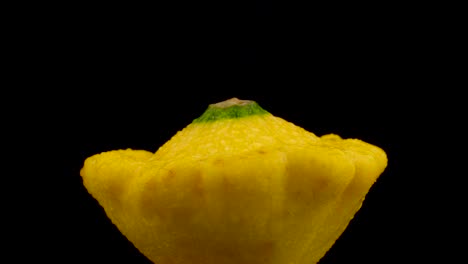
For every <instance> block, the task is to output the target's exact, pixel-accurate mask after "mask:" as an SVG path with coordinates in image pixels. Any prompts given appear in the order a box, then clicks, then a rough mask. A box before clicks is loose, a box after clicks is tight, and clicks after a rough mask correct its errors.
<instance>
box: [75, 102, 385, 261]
mask: <svg viewBox="0 0 468 264" xmlns="http://www.w3.org/2000/svg"><path fill="white" fill-rule="evenodd" d="M232 100H234V99H232ZM236 100H237V99H236ZM236 100H234V101H231V102H228V103H227V104H226V103H225V104H224V105H212V106H210V108H209V109H208V110H207V112H205V113H204V114H203V115H202V116H201V117H200V118H198V119H196V120H195V121H194V122H193V123H192V124H190V125H189V126H187V127H186V128H184V129H183V130H182V131H180V132H178V133H177V134H176V135H175V136H174V137H173V138H172V139H171V140H170V141H168V142H167V143H166V144H164V145H163V146H162V147H161V148H160V149H159V150H158V151H157V152H156V153H150V152H147V151H143V150H131V149H127V150H116V151H109V152H104V153H101V154H97V155H94V156H92V157H89V158H88V159H87V160H86V161H85V164H84V166H83V168H82V170H81V175H82V178H83V183H84V185H85V187H86V188H87V190H88V191H89V193H90V194H91V195H92V196H93V197H95V198H96V200H97V201H98V202H99V203H100V204H101V205H102V207H103V208H104V210H105V212H106V214H107V215H108V217H109V218H110V219H111V220H112V222H113V223H114V224H115V225H116V226H117V227H118V228H119V230H120V231H121V232H122V233H123V234H124V235H125V236H126V237H127V238H128V239H129V240H130V241H131V242H133V243H134V245H135V246H136V247H137V248H138V249H139V250H140V251H141V252H142V253H143V254H144V255H146V256H147V257H148V258H149V259H150V260H151V261H153V262H154V263H157V264H159V263H160V264H189V263H190V264H241V263H242V264H306V263H317V262H318V261H319V260H320V259H321V258H322V257H323V256H324V255H325V253H326V252H327V251H328V250H329V249H330V248H331V246H332V245H333V243H334V242H335V241H336V239H337V238H338V237H339V236H340V235H341V234H342V232H343V231H344V230H345V228H346V226H347V225H348V223H349V222H350V220H351V219H352V217H353V216H354V214H355V213H356V212H357V211H358V210H359V208H360V207H361V204H362V202H363V200H364V198H365V195H366V194H367V192H368V191H369V189H370V188H371V186H372V184H373V183H374V182H375V181H376V180H377V178H378V177H379V175H380V174H381V173H382V172H383V171H384V169H385V167H386V165H387V158H386V155H385V152H384V151H383V150H381V149H380V148H378V147H376V146H373V145H370V144H368V143H365V142H363V141H360V140H357V139H342V138H340V137H339V136H337V135H326V136H322V137H317V136H315V135H314V134H313V133H310V132H307V131H305V130H304V129H302V128H300V127H298V126H295V125H294V124H292V123H289V122H287V121H285V120H283V119H281V118H278V117H275V116H273V115H271V114H270V113H268V112H266V111H265V110H263V109H261V108H260V107H259V106H258V105H257V104H255V103H254V102H251V101H240V100H238V101H236ZM236 108H237V109H236ZM210 109H211V112H210ZM229 111H231V112H230V113H229Z"/></svg>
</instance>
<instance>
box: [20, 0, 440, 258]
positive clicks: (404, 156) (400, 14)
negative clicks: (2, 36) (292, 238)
mask: <svg viewBox="0 0 468 264" xmlns="http://www.w3.org/2000/svg"><path fill="white" fill-rule="evenodd" d="M31 9H32V10H30V11H32V12H33V13H34V7H31ZM38 10H40V12H37V13H35V16H33V17H34V19H31V20H28V22H27V23H26V25H25V29H24V32H23V33H22V34H23V37H24V41H19V43H18V48H19V49H20V50H21V54H22V56H21V58H19V59H18V61H17V63H19V64H21V63H22V66H24V67H26V68H28V69H29V70H31V71H30V72H31V73H30V74H28V75H25V76H22V78H20V79H18V82H20V83H21V82H23V81H27V82H28V83H30V84H29V85H28V87H32V89H30V90H28V92H27V99H28V100H29V101H31V102H33V104H31V105H33V106H34V107H32V108H30V110H28V111H27V114H26V115H27V116H28V117H32V120H33V122H32V123H31V129H30V130H28V131H34V133H33V135H34V140H35V141H36V142H39V144H40V146H38V148H37V149H38V150H46V151H47V153H48V154H47V161H46V162H42V163H41V165H40V167H38V169H37V170H36V174H35V176H34V181H32V182H34V183H36V181H37V182H38V183H40V184H44V183H45V184H46V186H47V187H48V188H46V189H41V192H40V196H36V197H35V198H34V199H32V200H33V203H32V205H31V203H30V204H27V205H26V206H27V208H28V210H30V211H31V212H34V213H31V215H34V216H35V217H34V218H35V219H36V220H35V221H34V223H36V224H30V223H29V224H28V225H29V226H30V227H32V229H34V230H35V231H39V234H37V235H34V236H33V238H34V240H33V241H34V242H30V243H31V244H33V245H34V248H37V252H36V251H34V254H30V255H33V257H34V258H35V259H47V260H48V261H50V263H72V262H76V263H132V264H137V263H149V262H148V260H146V258H145V257H143V256H142V255H141V254H140V253H139V252H138V251H137V250H136V249H135V248H134V247H133V246H132V244H131V243H129V242H128V241H127V240H126V238H125V237H123V236H122V235H121V234H120V233H119V231H118V230H117V229H116V228H115V227H114V226H113V225H112V224H111V223H110V221H109V220H108V219H107V217H106V216H105V214H104V212H103V210H102V208H101V207H100V206H99V205H98V204H97V202H96V201H95V200H93V199H92V197H91V196H90V195H89V194H88V193H87V192H86V190H85V189H84V187H83V186H82V182H81V178H80V176H79V170H80V168H81V166H82V165H83V162H84V160H85V158H87V157H89V156H91V155H93V154H96V153H99V152H103V151H108V150H113V149H121V148H135V149H146V150H150V151H155V150H156V149H157V148H158V147H159V146H161V145H162V144H163V143H164V142H166V141H167V140H169V139H170V137H171V136H172V135H174V134H175V133H176V132H177V131H178V130H180V129H182V128H183V127H185V126H186V125H187V124H189V123H190V122H191V121H192V120H193V119H194V118H196V117H198V116H199V115H200V114H201V113H202V112H203V111H204V110H205V109H206V107H207V106H208V104H210V103H216V102H219V101H222V100H226V99H229V98H231V97H238V98H240V99H250V100H255V101H257V102H258V103H259V104H260V105H261V106H262V107H263V108H265V109H267V110H268V111H269V112H271V113H272V114H274V115H276V116H279V117H282V118H284V119H286V120H288V121H290V122H293V123H295V124H296V125H299V126H301V127H303V128H305V129H307V130H309V131H312V132H314V133H315V134H317V135H323V134H326V133H336V134H339V135H341V136H343V137H346V138H348V137H351V138H360V139H362V140H364V141H367V142H369V143H372V144H375V145H377V146H380V147H381V148H383V149H384V150H385V151H386V152H387V155H388V158H389V164H388V167H387V169H386V170H385V172H384V173H383V174H382V176H381V177H380V179H379V180H378V182H377V183H376V184H375V185H374V186H373V188H372V189H371V191H370V193H369V194H368V196H367V199H366V201H365V203H364V205H363V207H362V209H361V210H360V211H359V212H358V214H357V215H356V217H355V219H354V220H353V221H352V222H351V224H350V225H349V227H348V229H347V230H346V231H345V233H344V234H343V235H342V236H341V237H340V239H339V240H338V241H337V242H336V244H335V246H334V247H333V248H332V249H331V250H330V252H329V253H328V254H327V255H326V257H325V258H324V259H323V260H322V261H321V262H320V263H321V264H325V263H329V264H331V263H400V262H402V260H406V261H415V260H420V259H421V258H426V257H429V255H430V256H431V258H432V256H433V254H432V253H431V254H428V253H427V251H431V250H429V249H428V247H427V246H429V245H433V244H434V243H435V242H434V241H433V237H434V236H435V235H434V233H433V232H434V231H433V229H427V228H426V226H425V225H424V223H425V221H426V219H430V217H432V216H433V209H432V208H433V207H432V206H433V205H434V203H432V200H430V199H434V198H433V196H430V195H429V193H432V192H431V191H429V188H428V187H427V186H429V184H432V183H436V182H437V181H436V180H435V177H431V176H430V175H429V174H424V173H421V170H420V168H422V167H426V166H427V161H423V162H421V158H420V156H421V155H420V152H421V145H423V143H421V142H420V141H419V140H417V139H421V138H422V137H429V136H428V135H427V134H426V131H427V130H426V125H427V121H428V120H431V118H433V116H434V114H433V110H432V109H434V108H432V107H437V105H440V104H441V103H443V102H444V99H442V98H438V100H434V98H437V96H435V97H433V96H432V95H434V93H437V90H431V89H426V88H427V87H428V86H427V85H428V84H434V83H437V82H438V81H439V79H438V77H437V75H434V73H433V71H431V69H432V67H433V66H434V64H435V61H437V60H438V57H437V56H440V54H435V53H431V50H432V49H433V47H434V46H433V45H428V43H433V42H431V40H433V39H432V35H431V32H432V31H433V30H434V26H433V25H434V24H433V22H431V20H426V17H425V14H424V11H423V10H424V7H423V6H417V7H416V6H409V5H401V6H396V5H394V6H392V5H386V6H384V5H382V6H369V5H363V6H360V5H355V4H352V5H351V4H349V5H341V4H336V5H333V4H332V5H329V6H323V5H302V4H294V3H292V2H291V3H280V2H273V1H268V0H259V1H251V2H250V3H248V4H241V3H240V2H222V3H204V4H200V3H191V4H186V3H181V2H180V3H179V2H177V3H171V4H162V5H159V6H156V5H154V6H136V5H131V6H130V5H128V4H116V3H111V4H108V5H104V4H102V5H95V4H89V5H85V4H80V5H78V4H77V5H71V4H67V5H62V6H60V5H53V6H44V5H41V6H38ZM43 10H45V11H43ZM25 83H26V82H25ZM434 91H436V92H434ZM429 95H431V97H429ZM436 95H437V94H436ZM426 98H430V99H426ZM428 106H431V107H428ZM39 109H40V111H38V110H39ZM26 137H29V136H26ZM39 153H42V152H40V151H38V152H37V154H34V155H36V156H41V154H39ZM44 155H45V154H44ZM33 188H34V187H33ZM38 197H41V198H43V197H44V198H45V201H42V200H39V198H38ZM36 199H37V200H36ZM34 201H35V202H34ZM39 201H40V202H39ZM44 205H46V206H44ZM23 208H24V207H23ZM439 208H443V206H442V207H439ZM28 219H29V218H28ZM428 230H432V231H430V232H428ZM36 239H37V240H36ZM421 245H422V248H423V249H418V248H419V246H421ZM27 255H28V254H25V255H22V254H19V255H18V258H20V259H21V258H24V257H28V256H27Z"/></svg>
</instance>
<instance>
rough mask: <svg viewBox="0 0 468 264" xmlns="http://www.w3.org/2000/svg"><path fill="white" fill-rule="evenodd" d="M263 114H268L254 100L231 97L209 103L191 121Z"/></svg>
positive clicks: (208, 120)
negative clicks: (201, 112) (202, 111)
mask: <svg viewBox="0 0 468 264" xmlns="http://www.w3.org/2000/svg"><path fill="white" fill-rule="evenodd" d="M263 114H268V112H267V111H266V110H265V109H263V108H261V107H260V106H259V105H258V104H257V103H256V102H255V101H251V100H239V99H237V98H231V99H229V100H226V101H223V102H219V103H216V104H210V105H209V106H208V109H206V111H205V112H204V113H203V114H202V115H201V116H200V117H199V118H197V119H195V120H193V123H204V122H213V121H218V120H221V119H235V118H242V117H247V116H252V115H263Z"/></svg>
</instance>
